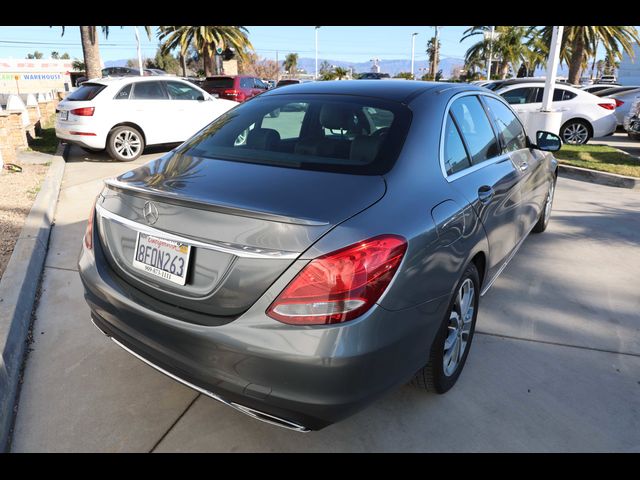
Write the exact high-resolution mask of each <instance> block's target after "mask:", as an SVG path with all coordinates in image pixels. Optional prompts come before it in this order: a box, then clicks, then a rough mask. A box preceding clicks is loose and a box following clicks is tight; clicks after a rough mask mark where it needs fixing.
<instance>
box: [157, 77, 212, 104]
mask: <svg viewBox="0 0 640 480" xmlns="http://www.w3.org/2000/svg"><path fill="white" fill-rule="evenodd" d="M169 82H173V83H178V84H182V85H186V86H187V87H189V88H191V89H193V90H195V91H196V92H198V93H200V94H201V95H202V96H204V99H205V100H206V99H207V97H206V95H205V93H206V92H205V91H203V90H200V89H199V88H198V86H197V85H194V84H192V83H189V82H185V81H182V80H178V79H171V80H162V86H163V87H164V89H165V91H166V92H167V95H168V96H169V100H171V101H180V102H184V101H187V102H197V101H199V100H193V99H185V98H173V97H172V96H171V92H170V91H169V86H168V84H169Z"/></svg>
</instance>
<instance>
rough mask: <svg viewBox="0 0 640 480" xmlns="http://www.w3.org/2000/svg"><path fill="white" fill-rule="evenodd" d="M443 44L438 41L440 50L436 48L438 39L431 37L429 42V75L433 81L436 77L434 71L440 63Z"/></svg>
mask: <svg viewBox="0 0 640 480" xmlns="http://www.w3.org/2000/svg"><path fill="white" fill-rule="evenodd" d="M440 47H441V43H440V40H438V48H436V37H431V38H430V39H429V41H428V42H427V56H428V57H429V75H430V76H431V78H432V79H434V78H435V76H434V69H435V68H436V66H437V65H438V63H440V51H441V48H440Z"/></svg>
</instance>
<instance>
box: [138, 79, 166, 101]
mask: <svg viewBox="0 0 640 480" xmlns="http://www.w3.org/2000/svg"><path fill="white" fill-rule="evenodd" d="M131 98H133V99H134V100H166V99H168V97H167V92H165V90H164V88H162V84H161V83H160V82H139V83H136V84H135V85H134V87H133V95H132V97H131Z"/></svg>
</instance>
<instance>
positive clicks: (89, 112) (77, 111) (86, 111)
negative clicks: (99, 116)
mask: <svg viewBox="0 0 640 480" xmlns="http://www.w3.org/2000/svg"><path fill="white" fill-rule="evenodd" d="M95 110H96V109H95V107H82V108H74V109H73V110H71V113H73V114H74V115H76V116H78V117H92V116H93V112H95Z"/></svg>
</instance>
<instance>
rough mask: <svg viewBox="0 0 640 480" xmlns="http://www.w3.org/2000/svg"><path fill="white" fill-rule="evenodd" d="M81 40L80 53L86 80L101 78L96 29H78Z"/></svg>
mask: <svg viewBox="0 0 640 480" xmlns="http://www.w3.org/2000/svg"><path fill="white" fill-rule="evenodd" d="M80 38H81V40H82V53H83V54H84V64H85V67H86V75H87V78H100V77H102V61H101V60H100V47H99V46H98V34H97V31H96V27H82V26H81V27H80Z"/></svg>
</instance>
